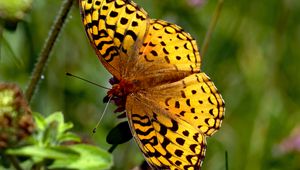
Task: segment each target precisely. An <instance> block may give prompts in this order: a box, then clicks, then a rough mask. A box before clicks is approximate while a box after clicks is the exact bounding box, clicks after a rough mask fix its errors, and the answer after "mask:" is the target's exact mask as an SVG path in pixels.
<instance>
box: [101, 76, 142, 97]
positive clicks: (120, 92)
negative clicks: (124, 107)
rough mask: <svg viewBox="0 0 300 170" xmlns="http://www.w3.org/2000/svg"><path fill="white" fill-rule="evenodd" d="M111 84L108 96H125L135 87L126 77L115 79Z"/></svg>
mask: <svg viewBox="0 0 300 170" xmlns="http://www.w3.org/2000/svg"><path fill="white" fill-rule="evenodd" d="M113 79H114V80H112V81H114V82H113V83H111V84H112V88H111V89H110V90H109V91H108V92H107V95H108V96H109V97H126V96H127V95H128V94H130V93H133V92H134V91H136V90H137V89H136V88H135V86H134V84H133V83H132V82H130V81H128V80H126V79H122V80H120V81H118V80H115V78H113Z"/></svg>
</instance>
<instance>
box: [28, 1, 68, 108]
mask: <svg viewBox="0 0 300 170" xmlns="http://www.w3.org/2000/svg"><path fill="white" fill-rule="evenodd" d="M73 1H74V0H65V1H64V2H63V5H62V7H61V8H60V11H59V13H58V15H57V17H56V19H55V21H54V23H53V25H52V28H51V30H50V32H49V34H48V35H49V36H48V37H47V39H46V41H45V43H44V46H43V48H42V51H41V53H40V55H39V58H38V61H37V63H36V65H35V68H34V70H33V72H32V75H31V79H30V82H29V85H28V87H27V89H26V91H25V96H26V98H27V100H28V102H30V101H31V98H32V96H33V94H34V92H35V90H36V88H37V85H38V83H39V80H40V79H41V75H42V73H43V71H44V69H45V65H46V63H47V61H48V59H49V54H50V52H51V50H52V48H53V45H54V43H55V40H56V39H57V37H58V34H59V32H60V31H61V29H62V26H63V24H64V22H65V20H66V18H67V15H68V12H69V11H70V9H71V7H72V4H73Z"/></svg>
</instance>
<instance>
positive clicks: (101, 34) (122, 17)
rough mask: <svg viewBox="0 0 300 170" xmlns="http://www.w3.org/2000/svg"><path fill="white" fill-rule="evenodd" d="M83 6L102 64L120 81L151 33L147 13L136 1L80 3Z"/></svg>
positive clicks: (91, 0) (90, 0)
mask: <svg viewBox="0 0 300 170" xmlns="http://www.w3.org/2000/svg"><path fill="white" fill-rule="evenodd" d="M80 4H81V5H80V7H81V14H82V20H83V24H84V25H85V29H86V32H87V35H88V38H89V40H90V42H91V44H92V45H93V46H94V49H95V50H96V53H97V55H98V57H99V59H100V61H101V62H102V64H103V65H104V66H105V67H106V68H107V70H108V71H110V72H111V73H112V74H113V75H114V76H115V77H117V78H120V77H121V74H122V72H123V69H124V66H126V63H127V61H129V60H131V59H133V58H130V57H134V56H136V55H135V53H136V52H135V50H136V47H138V46H139V44H137V42H139V43H141V42H142V40H143V39H144V36H145V33H146V32H147V30H148V22H149V21H148V20H149V19H148V15H147V13H146V12H145V11H144V10H143V9H141V8H139V7H138V6H137V5H136V4H135V3H134V2H132V1H124V0H80ZM137 40H139V41H137Z"/></svg>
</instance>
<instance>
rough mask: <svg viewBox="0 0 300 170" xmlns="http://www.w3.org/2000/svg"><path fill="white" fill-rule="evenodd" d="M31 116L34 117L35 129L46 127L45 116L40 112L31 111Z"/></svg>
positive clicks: (40, 129)
mask: <svg viewBox="0 0 300 170" xmlns="http://www.w3.org/2000/svg"><path fill="white" fill-rule="evenodd" d="M33 118H34V121H35V125H36V127H37V129H38V130H39V131H43V130H45V128H46V121H45V118H44V117H43V116H42V115H41V114H40V113H37V112H33Z"/></svg>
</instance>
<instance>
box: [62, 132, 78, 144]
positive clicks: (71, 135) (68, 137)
mask: <svg viewBox="0 0 300 170" xmlns="http://www.w3.org/2000/svg"><path fill="white" fill-rule="evenodd" d="M58 140H59V141H60V142H66V141H70V142H80V141H81V139H80V138H79V137H78V136H77V135H76V134H74V133H71V132H66V133H64V134H63V135H62V136H60V138H59V139H58Z"/></svg>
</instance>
